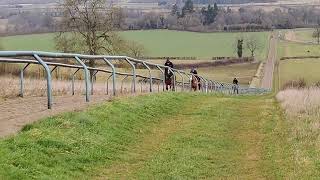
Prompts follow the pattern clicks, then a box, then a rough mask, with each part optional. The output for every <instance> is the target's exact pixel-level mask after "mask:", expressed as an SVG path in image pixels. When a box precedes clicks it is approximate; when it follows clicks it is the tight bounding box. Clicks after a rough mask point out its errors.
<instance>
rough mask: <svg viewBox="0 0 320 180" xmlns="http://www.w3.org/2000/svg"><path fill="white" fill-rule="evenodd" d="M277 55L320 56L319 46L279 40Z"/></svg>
mask: <svg viewBox="0 0 320 180" xmlns="http://www.w3.org/2000/svg"><path fill="white" fill-rule="evenodd" d="M308 51H309V52H308ZM279 55H280V57H282V56H287V57H295V56H320V46H318V45H314V44H301V43H294V42H283V41H281V42H280V43H279Z"/></svg>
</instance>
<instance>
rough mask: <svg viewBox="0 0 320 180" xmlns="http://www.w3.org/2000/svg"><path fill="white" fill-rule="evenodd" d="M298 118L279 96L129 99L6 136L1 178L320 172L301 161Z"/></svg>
mask: <svg viewBox="0 0 320 180" xmlns="http://www.w3.org/2000/svg"><path fill="white" fill-rule="evenodd" d="M290 123H291V121H290V122H288V121H286V120H285V119H284V118H283V115H282V111H281V110H280V109H279V108H278V105H277V104H276V103H275V100H274V98H273V97H272V96H260V97H258V96H238V97H230V96H220V95H204V94H192V93H162V94H157V95H147V96H138V97H130V98H122V99H117V100H114V101H113V102H111V103H110V102H109V103H106V104H104V105H100V106H96V107H92V108H90V109H88V110H87V111H84V112H75V113H67V114H63V115H61V116H57V117H52V118H47V119H45V120H43V121H41V122H38V123H35V124H33V125H28V126H26V127H25V128H24V130H23V131H22V132H21V133H19V134H18V135H16V136H15V137H11V138H8V139H2V140H0V154H1V156H0V179H29V178H35V179H78V178H80V179H90V178H100V179H186V178H192V179H199V178H201V179H225V178H227V179H304V178H312V177H314V178H316V177H319V172H318V171H317V169H316V166H314V163H315V162H316V159H313V160H314V161H311V162H308V164H304V165H303V166H300V165H299V164H298V162H296V161H295V159H296V158H295V155H296V154H295V152H296V151H295V150H294V148H296V147H295V146H294V145H293V142H292V140H290V137H291V133H294V132H291V129H290ZM309 153H312V152H309ZM304 156H310V155H309V154H307V155H306V154H299V157H300V158H302V157H304ZM304 170H307V171H304ZM310 173H311V174H310Z"/></svg>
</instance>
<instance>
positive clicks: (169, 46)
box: [1, 30, 269, 60]
mask: <svg viewBox="0 0 320 180" xmlns="http://www.w3.org/2000/svg"><path fill="white" fill-rule="evenodd" d="M120 34H121V35H122V36H123V37H124V38H125V39H128V40H134V41H136V42H138V43H140V44H142V45H144V46H145V48H146V52H147V54H146V55H148V56H184V57H186V56H189V57H190V56H191V57H198V58H199V59H211V57H214V56H236V51H235V47H234V43H235V39H236V37H238V36H240V35H242V36H244V37H246V36H247V35H248V34H249V33H195V32H181V31H168V30H151V31H124V32H120ZM250 34H255V35H256V36H257V37H258V39H259V41H260V42H261V49H260V51H259V52H258V53H257V58H259V59H260V60H263V59H265V57H266V54H267V48H268V37H269V32H257V33H250ZM53 37H54V34H35V35H22V36H10V37H4V38H1V39H2V41H3V46H4V48H5V49H6V50H41V51H55V48H54V42H53ZM245 55H246V56H248V55H249V53H248V52H247V51H246V52H245Z"/></svg>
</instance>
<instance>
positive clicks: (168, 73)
mask: <svg viewBox="0 0 320 180" xmlns="http://www.w3.org/2000/svg"><path fill="white" fill-rule="evenodd" d="M164 65H165V66H168V67H170V68H173V63H172V62H171V61H170V60H169V58H167V61H166V63H164ZM164 74H165V81H166V82H167V81H171V76H172V75H173V74H172V72H171V71H169V68H165V69H164ZM166 89H167V90H168V86H166Z"/></svg>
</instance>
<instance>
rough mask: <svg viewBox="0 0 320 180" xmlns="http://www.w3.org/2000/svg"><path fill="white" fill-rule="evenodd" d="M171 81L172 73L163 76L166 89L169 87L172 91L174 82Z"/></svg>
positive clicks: (172, 79)
mask: <svg viewBox="0 0 320 180" xmlns="http://www.w3.org/2000/svg"><path fill="white" fill-rule="evenodd" d="M173 81H174V78H173V75H171V74H167V75H166V77H165V84H166V90H167V91H168V90H169V87H170V90H172V91H174V82H173Z"/></svg>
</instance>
